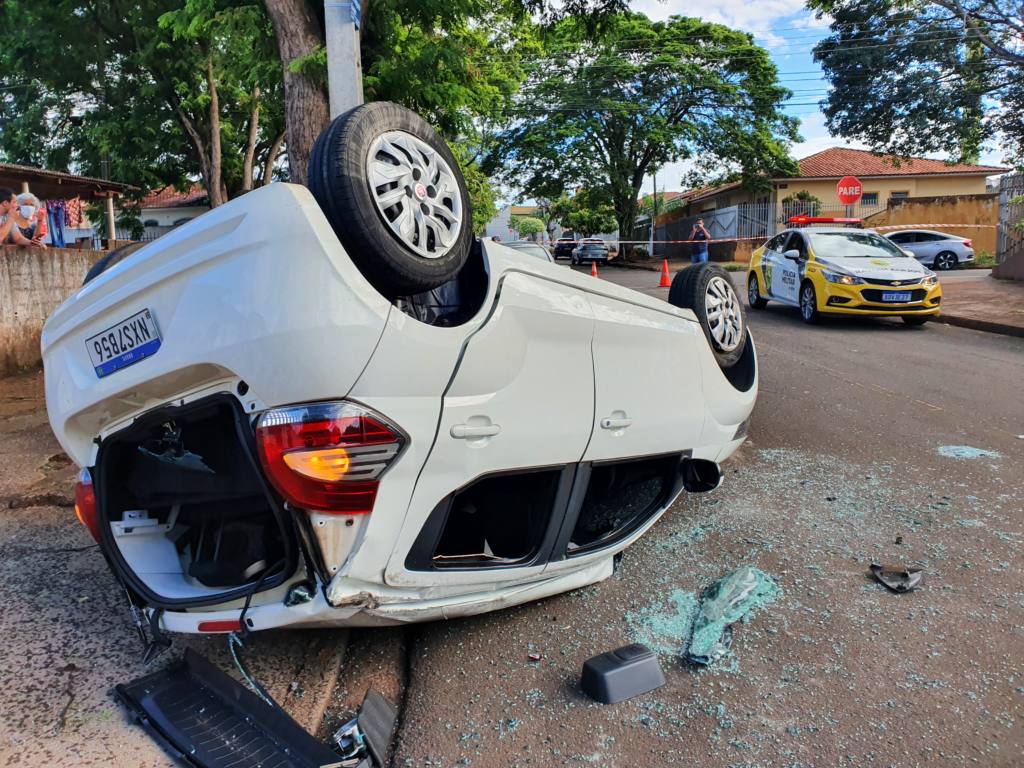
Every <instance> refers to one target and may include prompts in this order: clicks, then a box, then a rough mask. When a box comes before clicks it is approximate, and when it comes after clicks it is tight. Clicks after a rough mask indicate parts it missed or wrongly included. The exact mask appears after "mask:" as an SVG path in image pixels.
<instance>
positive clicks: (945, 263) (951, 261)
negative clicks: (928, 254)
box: [932, 251, 957, 270]
mask: <svg viewBox="0 0 1024 768" xmlns="http://www.w3.org/2000/svg"><path fill="white" fill-rule="evenodd" d="M932 266H933V268H934V269H936V270H947V269H956V266H957V258H956V254H955V253H953V252H952V251H943V252H942V253H939V254H936V256H935V261H933V262H932Z"/></svg>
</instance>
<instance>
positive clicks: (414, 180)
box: [366, 131, 463, 259]
mask: <svg viewBox="0 0 1024 768" xmlns="http://www.w3.org/2000/svg"><path fill="white" fill-rule="evenodd" d="M366 178H367V182H368V183H369V186H370V196H371V197H373V202H374V204H375V205H376V206H377V212H378V213H379V214H380V215H381V217H382V218H383V219H384V222H385V223H386V224H387V225H388V228H389V229H390V230H391V232H392V234H394V235H395V237H397V238H398V240H399V241H400V242H401V243H402V245H404V246H405V247H406V248H408V249H409V250H411V251H412V252H413V253H415V254H417V255H418V256H422V257H423V258H425V259H439V258H441V257H442V256H444V255H445V254H446V253H448V252H449V251H450V250H451V249H452V247H453V246H454V245H455V243H456V242H457V241H458V239H459V234H460V233H461V232H462V226H463V225H462V214H463V209H462V194H461V192H460V190H459V183H458V181H457V180H456V177H455V174H454V173H453V172H452V169H451V166H449V165H448V162H447V161H446V160H445V159H444V157H442V156H441V154H440V153H439V152H438V151H437V150H436V149H434V148H433V147H431V146H430V145H429V144H427V143H426V142H425V141H423V140H422V139H419V138H417V137H416V136H413V135H412V134H411V133H406V132H405V131H388V132H387V133H383V134H381V135H380V136H378V137H377V138H376V139H375V140H374V142H373V143H372V144H371V145H370V150H369V152H368V153H367V155H366Z"/></svg>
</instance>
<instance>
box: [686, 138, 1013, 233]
mask: <svg viewBox="0 0 1024 768" xmlns="http://www.w3.org/2000/svg"><path fill="white" fill-rule="evenodd" d="M797 163H798V165H799V167H800V172H799V174H798V175H797V176H793V177H789V178H785V177H781V178H773V179H771V180H770V182H771V186H770V188H767V189H765V190H764V191H761V192H751V191H750V190H747V189H744V188H743V186H742V185H741V184H740V183H739V182H736V183H733V184H725V185H721V186H717V187H704V188H702V189H695V190H690V191H688V192H686V193H685V194H686V198H687V205H688V209H689V212H690V213H691V214H704V213H709V212H711V211H714V210H717V209H720V208H727V207H729V206H733V205H740V204H743V203H771V204H772V205H773V207H778V206H780V205H781V203H782V201H783V200H785V199H786V198H787V197H791V196H795V195H797V194H799V193H800V192H805V193H807V194H810V195H813V196H814V197H816V198H818V200H820V201H821V203H822V205H823V207H824V208H826V209H829V208H837V209H838V208H841V207H842V204H841V203H840V202H839V198H838V197H837V196H836V184H837V183H838V181H839V179H841V178H842V177H843V176H856V177H857V178H858V179H860V180H861V182H862V183H863V189H864V194H863V197H862V198H861V202H860V203H859V204H858V206H857V210H856V211H855V212H854V215H856V216H865V215H870V213H872V212H875V211H879V210H882V209H884V208H885V207H886V206H887V205H889V203H890V202H892V201H897V200H903V199H907V198H920V197H955V196H960V195H983V194H986V192H987V191H988V190H987V186H986V180H987V179H988V178H989V177H990V176H997V175H999V174H1002V173H1006V172H1007V171H1008V170H1009V169H1008V168H1000V167H998V166H993V165H969V164H965V163H952V164H951V163H945V162H943V161H941V160H929V159H927V158H923V157H915V158H899V157H896V156H894V155H879V154H875V153H874V152H868V151H865V150H862V149H849V148H847V147H830V148H829V149H825V150H822V151H821V152H816V153H815V154H813V155H810V156H808V157H805V158H803V159H802V160H798V161H797Z"/></svg>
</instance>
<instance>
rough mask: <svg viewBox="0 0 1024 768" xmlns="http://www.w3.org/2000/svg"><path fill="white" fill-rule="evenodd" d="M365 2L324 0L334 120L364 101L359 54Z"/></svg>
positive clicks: (328, 87)
mask: <svg viewBox="0 0 1024 768" xmlns="http://www.w3.org/2000/svg"><path fill="white" fill-rule="evenodd" d="M361 2H362V0H344V1H339V0H324V27H325V31H326V38H327V92H328V95H329V96H330V103H331V119H332V120H333V119H334V118H336V117H337V116H338V115H340V114H341V113H342V112H347V111H348V110H350V109H352V108H353V107H358V106H359V105H360V104H362V103H363V63H362V60H361V59H360V56H359V27H360V24H361V22H362V6H361Z"/></svg>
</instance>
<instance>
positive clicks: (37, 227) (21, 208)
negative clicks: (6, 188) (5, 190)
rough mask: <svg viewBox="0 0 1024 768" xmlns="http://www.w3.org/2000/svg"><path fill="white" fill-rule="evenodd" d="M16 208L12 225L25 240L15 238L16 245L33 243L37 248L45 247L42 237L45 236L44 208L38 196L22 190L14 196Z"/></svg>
mask: <svg viewBox="0 0 1024 768" xmlns="http://www.w3.org/2000/svg"><path fill="white" fill-rule="evenodd" d="M16 200H17V203H18V208H17V211H16V214H15V217H14V218H15V222H14V227H12V228H11V229H12V232H13V230H14V229H17V230H18V231H19V232H20V233H21V236H22V237H23V238H24V240H25V242H21V241H19V240H17V238H15V240H16V242H17V244H18V245H33V246H36V247H38V248H45V247H46V246H45V245H44V244H43V239H44V238H45V237H46V234H47V228H46V209H45V208H44V207H43V204H42V203H40V202H39V198H38V197H36V196H35V195H33V194H32V193H31V192H22V193H21V194H20V195H18V197H17V198H16Z"/></svg>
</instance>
